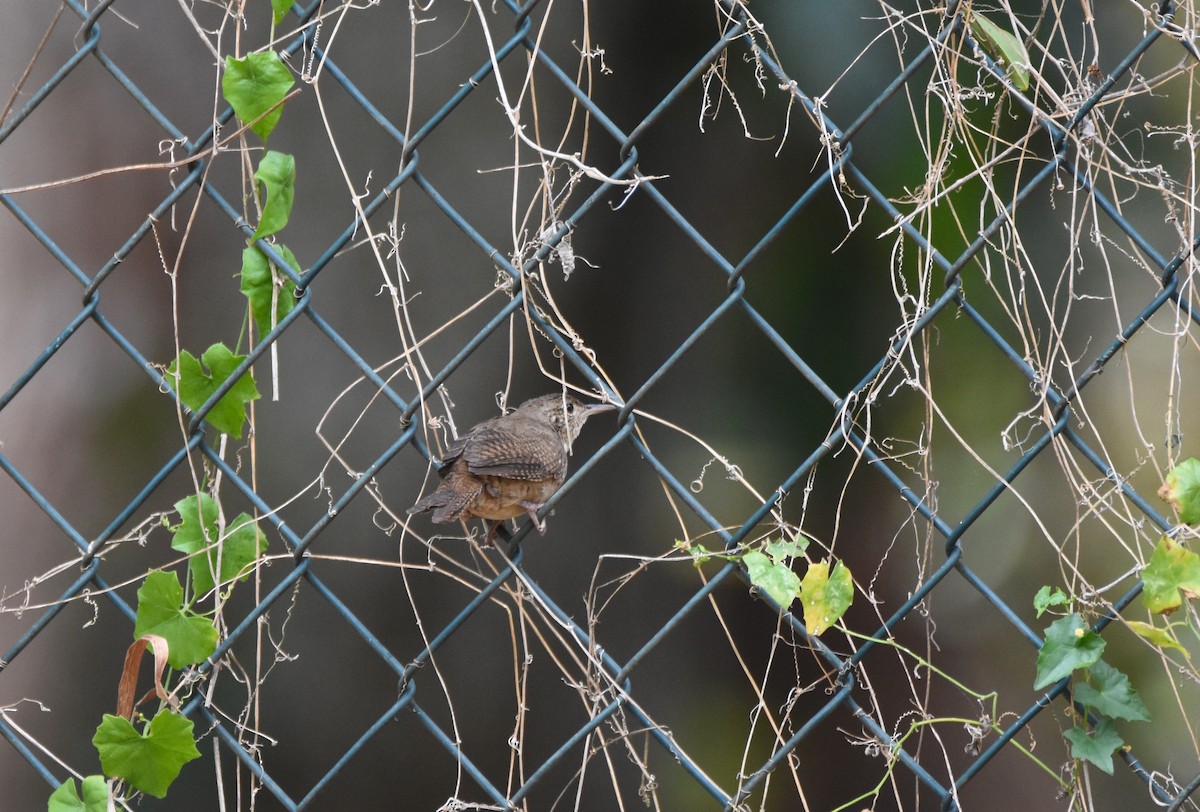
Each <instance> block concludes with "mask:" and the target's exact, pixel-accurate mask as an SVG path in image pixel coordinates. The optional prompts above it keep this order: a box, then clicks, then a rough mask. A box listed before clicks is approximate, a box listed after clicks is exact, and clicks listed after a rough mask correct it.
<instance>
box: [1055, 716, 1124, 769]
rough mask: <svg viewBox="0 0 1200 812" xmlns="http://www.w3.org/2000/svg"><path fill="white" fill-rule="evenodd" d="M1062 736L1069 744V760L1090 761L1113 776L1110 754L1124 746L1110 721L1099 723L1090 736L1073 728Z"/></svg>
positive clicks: (1079, 729) (1084, 731)
mask: <svg viewBox="0 0 1200 812" xmlns="http://www.w3.org/2000/svg"><path fill="white" fill-rule="evenodd" d="M1063 736H1065V737H1066V738H1067V741H1069V742H1070V743H1071V758H1077V759H1081V760H1082V761H1090V762H1091V763H1092V764H1095V765H1096V766H1097V767H1099V768H1100V769H1102V770H1104V772H1106V773H1108V774H1109V775H1112V774H1113V761H1112V754H1113V753H1115V752H1117V750H1119V749H1120V748H1122V747H1123V746H1124V745H1125V740H1124V739H1122V738H1121V737H1120V736H1118V735H1117V730H1116V727H1115V725H1113V721H1112V719H1105V720H1103V721H1102V722H1100V724H1098V725H1096V729H1095V730H1093V731H1092V732H1091V734H1088V732H1087V731H1086V730H1083V729H1081V728H1078V727H1073V728H1071V729H1070V730H1068V731H1066V732H1064V733H1063Z"/></svg>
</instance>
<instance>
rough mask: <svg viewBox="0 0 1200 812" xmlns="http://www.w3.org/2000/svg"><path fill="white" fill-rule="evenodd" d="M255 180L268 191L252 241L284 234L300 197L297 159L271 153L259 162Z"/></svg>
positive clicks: (269, 151)
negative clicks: (284, 229)
mask: <svg viewBox="0 0 1200 812" xmlns="http://www.w3.org/2000/svg"><path fill="white" fill-rule="evenodd" d="M254 179H255V180H256V181H258V182H259V183H260V184H262V185H263V186H264V187H265V188H266V195H267V199H266V202H265V203H263V207H262V219H261V220H259V221H258V228H256V229H255V230H254V236H253V237H251V239H252V240H257V239H260V238H262V237H269V236H271V235H272V234H275V233H276V232H278V231H281V230H282V229H283V227H284V226H286V225H287V222H288V218H289V217H291V216H292V202H293V201H294V200H295V197H296V159H295V158H294V157H293V156H291V155H288V154H286V153H283V152H276V151H275V150H271V149H269V150H267V154H266V155H264V156H263V157H262V160H261V161H259V162H258V169H257V170H256V171H255V172H254ZM292 259H295V257H292Z"/></svg>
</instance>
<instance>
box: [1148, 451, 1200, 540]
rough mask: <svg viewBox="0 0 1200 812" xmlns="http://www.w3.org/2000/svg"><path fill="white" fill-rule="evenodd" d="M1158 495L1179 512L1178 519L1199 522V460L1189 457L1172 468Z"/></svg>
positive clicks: (1186, 521)
mask: <svg viewBox="0 0 1200 812" xmlns="http://www.w3.org/2000/svg"><path fill="white" fill-rule="evenodd" d="M1158 495H1159V496H1160V497H1162V499H1163V500H1164V501H1166V502H1169V503H1170V505H1171V507H1173V508H1175V510H1177V511H1178V512H1179V521H1181V522H1183V523H1184V524H1196V523H1197V522H1200V460H1198V459H1196V458H1195V457H1190V458H1188V459H1186V460H1184V461H1183V462H1181V463H1179V464H1178V465H1176V466H1175V467H1174V468H1172V469H1171V472H1170V473H1168V474H1167V481H1166V484H1164V485H1163V486H1162V487H1161V488H1159V489H1158Z"/></svg>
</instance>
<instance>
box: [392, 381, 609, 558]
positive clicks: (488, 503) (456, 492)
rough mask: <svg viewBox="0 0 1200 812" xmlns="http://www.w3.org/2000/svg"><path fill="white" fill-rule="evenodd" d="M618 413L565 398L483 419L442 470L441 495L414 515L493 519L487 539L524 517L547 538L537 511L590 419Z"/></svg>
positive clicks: (557, 484)
mask: <svg viewBox="0 0 1200 812" xmlns="http://www.w3.org/2000/svg"><path fill="white" fill-rule="evenodd" d="M616 408H617V407H616V406H614V405H612V404H611V403H594V404H590V405H589V404H585V403H584V402H583V401H581V400H579V399H578V398H575V397H574V396H572V395H564V394H561V393H560V394H553V395H542V396H541V397H537V398H534V399H533V400H527V401H525V402H524V403H522V404H521V405H520V406H518V407H517V408H516V410H515V411H513V412H510V413H509V414H506V415H501V416H500V417H493V418H492V419H490V420H485V421H483V422H482V423H480V424H478V425H477V426H474V427H472V428H471V430H470V431H468V432H467V433H466V434H464V435H463V436H462V437H459V438H458V439H457V440H455V441H454V442H452V443H451V444H450V446H449V447H448V448H447V449H446V454H445V456H444V457H443V458H442V461H441V464H440V465H439V466H438V474H439V475H440V476H441V477H442V481H441V482H440V483H439V484H438V487H437V490H435V491H434V492H433V493H431V494H429V495H428V496H426V497H425V498H423V499H421V500H420V501H419V502H417V503H416V504H415V505H413V506H412V507H410V508H409V509H408V512H409V513H423V512H424V511H427V510H432V511H433V517H432V518H433V521H434V522H435V523H438V524H441V523H445V522H453V521H457V520H459V519H469V518H479V519H485V520H488V521H490V522H491V523H492V524H491V525H490V527H489V529H488V535H487V538H488V540H491V539H492V538H493V536H494V534H495V532H496V528H497V527H498V526H499V525H500V524H501V523H502V522H504V521H505V520H507V519H512V518H516V517H517V516H520V515H521V514H522V513H524V514H526V515H528V516H529V518H530V520H531V521H532V522H533V524H534V526H535V527H536V528H537V530H538V533H540V534H542V535H545V533H546V523H545V522H544V521H542V520H541V519H539V518H538V515H537V512H538V510H539V509H540V508H541V507H542V506H543V505H545V504H546V501H547V500H548V499H549V498H550V497H551V496H552V495H553V494H554V492H555V491H557V490H558V489H559V488H561V487H562V484H563V482H564V481H565V480H566V478H567V461H568V457H569V455H570V453H571V444H572V443H574V442H575V438H576V437H578V436H579V431H580V429H582V428H583V424H584V423H585V422H587V419H588V418H589V417H591V416H592V415H594V414H597V413H598V412H606V411H610V410H613V409H616Z"/></svg>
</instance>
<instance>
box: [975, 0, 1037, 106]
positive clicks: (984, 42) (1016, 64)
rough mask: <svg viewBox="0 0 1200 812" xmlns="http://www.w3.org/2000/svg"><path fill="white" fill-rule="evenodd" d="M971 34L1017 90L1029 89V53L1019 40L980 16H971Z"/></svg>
mask: <svg viewBox="0 0 1200 812" xmlns="http://www.w3.org/2000/svg"><path fill="white" fill-rule="evenodd" d="M971 33H972V34H974V35H975V39H977V40H978V41H979V44H980V46H981V47H982V48H983V49H984V50H985V51H987V52H988V53H989V54H990V55H991V57H992V58H993V59H995V60H996V61H998V62H1001V63H1002V64H1003V65H1004V67H1005V69H1006V70H1007V71H1008V78H1009V80H1010V81H1011V82H1012V83H1013V85H1014V86H1015V87H1016V88H1017V90H1028V89H1029V64H1030V62H1029V52H1028V51H1026V50H1025V44H1024V43H1023V42H1021V40H1020V39H1018V38H1017V37H1016V36H1014V35H1013V34H1012V32H1010V31H1006V30H1005V29H1003V28H1001V27H1000V26H998V25H996V24H995V23H994V22H992V21H991V20H989V19H988V18H987V17H984V16H983V15H982V14H973V15H971Z"/></svg>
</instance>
